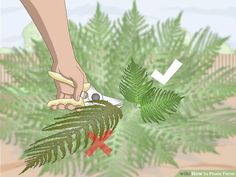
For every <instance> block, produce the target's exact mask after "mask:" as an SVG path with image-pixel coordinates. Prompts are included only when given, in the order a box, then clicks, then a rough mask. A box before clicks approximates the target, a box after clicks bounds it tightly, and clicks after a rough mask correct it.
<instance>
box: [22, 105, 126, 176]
mask: <svg viewBox="0 0 236 177" xmlns="http://www.w3.org/2000/svg"><path fill="white" fill-rule="evenodd" d="M93 103H96V105H92V106H86V107H83V108H81V111H78V112H74V113H70V114H66V115H65V116H62V117H59V118H56V120H59V121H58V122H56V123H55V124H52V125H50V126H48V127H46V128H44V130H45V131H50V130H57V131H58V130H61V131H60V132H58V133H55V134H53V135H50V136H48V137H46V138H42V139H40V140H38V141H36V142H35V143H33V144H31V146H30V148H29V149H27V150H26V151H25V156H26V167H25V169H24V170H23V171H22V172H21V173H24V172H25V171H27V170H28V169H29V168H34V167H36V166H42V165H44V164H46V163H49V162H55V161H56V160H57V159H58V158H59V157H61V158H62V159H63V158H64V157H65V156H66V154H67V153H70V154H72V153H74V152H76V151H77V150H78V149H79V148H80V147H81V145H82V144H84V148H86V147H87V145H88V136H87V134H88V132H89V131H90V130H92V131H93V133H94V134H95V135H100V136H101V135H102V134H103V133H104V132H105V131H107V130H109V129H112V130H114V129H115V127H116V125H117V123H118V122H119V120H120V119H121V118H122V112H121V110H120V109H119V108H117V107H116V106H113V105H112V104H110V103H109V102H107V101H103V100H100V101H93ZM82 139H83V140H82Z"/></svg>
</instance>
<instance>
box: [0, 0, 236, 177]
mask: <svg viewBox="0 0 236 177" xmlns="http://www.w3.org/2000/svg"><path fill="white" fill-rule="evenodd" d="M181 16H182V13H180V14H179V15H178V16H177V17H176V18H170V19H168V20H166V21H165V22H157V24H156V25H154V26H150V25H149V24H147V23H146V21H145V18H144V17H143V16H142V15H140V13H139V12H138V9H137V6H136V4H135V2H134V4H133V7H132V9H131V10H130V11H127V12H126V13H125V14H124V15H123V17H122V18H120V19H118V20H117V21H114V22H112V21H111V20H110V19H109V18H108V16H107V15H106V14H104V13H103V12H102V11H101V9H100V5H99V4H98V5H97V9H96V13H95V15H94V17H93V18H92V19H91V20H90V21H89V22H88V23H87V24H85V25H81V24H79V25H77V24H75V23H73V22H71V21H70V22H69V28H70V35H71V39H72V43H73V48H74V52H75V55H76V58H77V59H78V62H79V63H80V64H81V65H82V67H83V69H84V70H85V72H86V73H87V75H88V78H89V81H90V82H91V83H92V84H93V85H94V86H95V88H96V89H97V90H98V91H100V92H101V93H103V94H104V95H108V96H111V97H115V98H120V99H122V95H121V94H120V92H119V83H120V80H121V75H122V73H123V71H124V69H125V68H126V66H127V65H128V63H129V62H130V60H129V59H130V58H132V57H134V58H135V61H136V62H137V63H138V64H140V65H143V66H145V68H147V69H148V72H149V73H150V74H151V73H152V72H153V70H154V69H158V70H159V71H160V72H162V73H164V72H165V71H166V70H167V68H168V67H169V65H170V64H171V63H172V62H173V59H175V58H177V59H178V60H179V61H181V62H182V63H183V66H182V67H181V69H180V70H179V71H178V72H177V73H176V74H175V75H174V77H173V78H172V79H171V80H170V81H169V82H168V83H167V84H166V85H161V84H159V83H158V82H157V81H154V84H155V86H156V87H159V88H163V89H169V90H173V91H175V92H177V93H179V94H180V95H184V96H185V98H184V99H183V100H182V101H181V104H180V106H179V108H178V112H177V113H176V114H173V115H169V116H168V117H167V118H166V120H165V121H162V122H160V123H159V124H157V123H144V122H143V121H142V120H141V118H140V116H141V115H140V113H139V111H138V110H137V109H136V108H135V107H134V106H133V105H132V104H130V103H128V102H125V103H124V106H123V108H122V109H123V110H122V111H123V114H124V118H123V119H122V120H120V122H119V124H118V125H117V128H116V130H115V133H114V134H113V136H112V138H109V140H107V141H106V142H107V144H108V145H109V147H111V148H112V149H113V152H112V154H111V156H109V157H104V154H103V153H102V152H101V151H96V153H95V154H94V155H93V156H92V157H90V158H87V157H85V155H84V151H81V152H79V153H76V154H74V155H73V156H67V157H66V158H64V159H63V160H58V161H56V162H55V163H53V164H48V165H45V166H43V167H42V170H41V174H44V173H46V172H50V173H53V174H55V175H56V174H64V175H65V176H75V174H76V173H77V171H79V173H83V174H86V175H88V176H89V175H92V174H98V175H100V176H104V177H116V176H117V177H121V176H124V177H127V176H134V175H136V174H137V169H140V168H144V167H145V166H151V165H161V164H172V165H174V166H176V167H177V166H178V164H177V163H176V162H175V160H174V157H175V154H176V153H177V152H179V151H181V152H184V153H188V152H199V153H200V152H212V153H217V152H216V151H215V149H214V146H215V144H216V141H217V140H218V139H220V138H228V137H230V136H234V135H235V134H236V110H235V109H232V108H228V107H224V106H222V103H223V102H224V100H226V99H227V98H229V97H231V96H233V95H235V93H236V79H235V80H234V78H235V75H236V72H235V71H236V68H235V67H233V68H232V67H228V66H225V67H220V68H218V69H217V70H216V71H214V72H209V69H210V68H211V67H212V66H213V63H214V62H215V57H216V56H217V55H218V53H219V51H220V49H221V46H222V45H224V43H225V41H226V40H227V38H221V37H219V36H218V35H217V34H215V33H213V32H211V31H210V29H209V28H205V29H200V30H199V31H198V32H196V33H195V34H193V35H192V36H191V37H189V36H188V35H187V32H186V31H185V30H184V29H183V28H182V27H181ZM32 56H34V57H32ZM1 64H2V65H4V68H5V69H6V71H7V73H8V74H10V75H11V77H12V78H13V82H12V83H8V84H5V85H4V86H1V88H0V97H1V99H0V110H1V114H0V129H1V134H0V138H1V139H2V140H4V141H6V142H7V143H14V144H17V145H20V146H21V147H22V148H24V149H25V148H26V147H27V146H28V145H29V144H31V143H33V142H34V141H35V140H37V139H39V138H41V137H44V136H45V135H46V133H45V132H42V131H41V129H42V128H43V127H45V126H47V125H49V124H51V123H52V122H53V119H52V118H54V117H58V116H61V115H63V114H65V113H66V112H67V111H53V112H52V111H50V110H49V109H48V108H47V106H46V105H47V104H46V103H47V102H48V100H51V99H52V98H54V97H55V95H54V93H55V88H54V84H53V81H52V80H51V79H50V78H49V77H48V74H47V71H48V70H50V67H51V59H50V54H49V52H48V50H47V48H46V46H45V44H44V42H43V41H40V40H34V41H33V46H32V49H31V50H26V49H14V52H13V53H11V54H9V55H7V56H6V57H5V58H4V60H2V61H1Z"/></svg>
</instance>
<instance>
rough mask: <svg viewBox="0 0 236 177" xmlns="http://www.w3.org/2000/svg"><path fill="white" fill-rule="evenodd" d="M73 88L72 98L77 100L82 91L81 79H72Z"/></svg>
mask: <svg viewBox="0 0 236 177" xmlns="http://www.w3.org/2000/svg"><path fill="white" fill-rule="evenodd" d="M73 83H74V86H75V89H74V94H73V97H74V100H76V101H79V100H80V96H81V93H82V91H83V80H73Z"/></svg>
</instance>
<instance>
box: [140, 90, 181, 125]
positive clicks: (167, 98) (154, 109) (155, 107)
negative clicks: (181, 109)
mask: <svg viewBox="0 0 236 177" xmlns="http://www.w3.org/2000/svg"><path fill="white" fill-rule="evenodd" d="M182 98H183V97H181V96H179V95H178V94H176V93H175V92H173V91H169V90H168V91H167V90H162V89H160V88H153V89H151V90H149V91H148V92H147V94H145V96H144V97H143V99H142V103H141V108H140V109H141V115H142V118H143V120H144V122H159V121H160V120H165V116H164V115H165V114H172V113H174V112H176V111H177V107H178V105H179V103H180V101H181V99H182Z"/></svg>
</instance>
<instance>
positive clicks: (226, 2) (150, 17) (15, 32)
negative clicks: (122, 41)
mask: <svg viewBox="0 0 236 177" xmlns="http://www.w3.org/2000/svg"><path fill="white" fill-rule="evenodd" d="M99 2H100V4H101V6H102V9H103V10H104V11H105V12H106V13H108V14H109V16H110V17H111V18H112V19H116V18H118V17H120V16H121V15H122V14H123V12H124V11H126V10H128V9H130V8H131V6H132V2H133V0H100V1H99ZM66 3H67V9H68V16H69V18H70V19H72V20H73V21H75V22H81V23H85V22H87V20H88V19H89V18H91V17H92V15H93V13H94V10H95V7H96V3H97V1H96V0H66ZM137 5H138V8H139V10H140V12H141V14H143V15H144V16H145V17H146V19H147V21H148V22H149V23H152V24H153V23H155V22H156V21H157V20H165V19H166V18H168V17H174V16H176V15H177V14H178V13H179V12H180V11H184V14H183V19H182V25H183V27H184V28H186V29H187V30H188V31H190V32H195V31H196V30H198V29H199V28H201V27H205V26H210V27H211V28H212V30H213V31H215V32H217V33H218V34H219V35H221V36H231V38H230V40H229V44H230V45H231V46H232V47H233V48H236V0H137ZM0 12H1V18H0V30H1V31H0V47H12V46H15V47H18V46H23V41H22V35H21V33H22V29H23V28H24V27H25V26H26V25H27V24H28V23H29V22H30V21H31V19H30V16H29V15H28V14H27V12H26V11H25V9H24V8H23V6H22V4H21V3H20V0H0ZM52 12H53V8H52Z"/></svg>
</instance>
